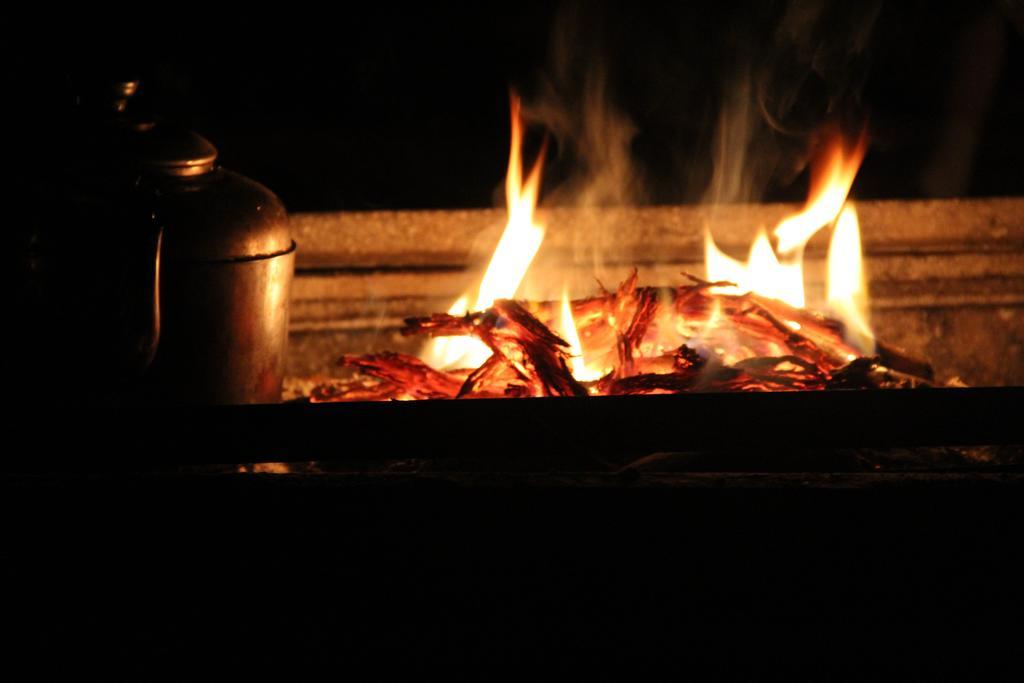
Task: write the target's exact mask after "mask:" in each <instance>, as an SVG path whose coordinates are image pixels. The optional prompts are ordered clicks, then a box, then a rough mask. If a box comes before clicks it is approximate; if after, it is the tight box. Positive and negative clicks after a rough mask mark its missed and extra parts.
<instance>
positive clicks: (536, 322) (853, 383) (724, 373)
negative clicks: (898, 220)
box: [313, 96, 932, 401]
mask: <svg viewBox="0 0 1024 683" xmlns="http://www.w3.org/2000/svg"><path fill="white" fill-rule="evenodd" d="M511 124H512V125H511V132H512V136H511V149H510V155H509V166H508V173H507V175H506V203H507V208H508V222H507V224H506V227H505V231H504V233H503V234H502V237H501V239H500V240H499V242H498V244H497V246H496V247H495V250H494V254H493V256H492V258H491V261H490V263H489V264H488V266H487V270H486V271H485V273H484V276H483V278H482V279H481V282H480V284H479V286H478V288H477V289H476V291H475V292H473V291H469V292H467V293H466V294H465V295H463V296H462V297H461V298H460V299H458V300H457V301H456V302H455V303H454V304H453V305H452V307H451V308H450V309H449V311H448V313H443V314H435V315H432V316H429V317H425V318H412V319H408V320H406V326H405V328H404V329H403V334H406V335H426V336H428V337H432V338H434V339H432V340H431V343H430V344H428V345H427V347H426V348H425V350H424V353H423V356H424V358H426V359H428V362H424V361H421V360H418V359H416V358H413V357H410V356H403V355H399V354H393V353H390V354H376V355H369V356H345V357H344V358H342V359H341V361H340V362H341V364H342V365H345V366H349V367H353V368H356V369H358V370H359V371H360V372H361V373H362V375H363V376H362V377H360V378H359V379H358V380H355V381H352V382H336V383H332V384H328V385H323V386H320V387H318V388H317V390H316V391H314V392H313V400H315V401H345V400H371V399H379V400H385V399H404V400H411V399H425V398H496V397H520V396H521V397H526V396H610V395H622V394H665V393H679V392H688V391H813V390H823V389H833V388H876V387H890V386H897V387H903V386H916V385H918V384H922V383H927V382H929V381H930V380H931V379H932V371H931V368H930V367H929V366H928V364H927V363H925V362H923V361H918V360H916V359H912V358H909V357H907V356H906V354H902V353H900V352H898V351H896V350H895V349H893V348H892V347H890V346H887V345H885V344H877V343H876V341H875V339H874V335H873V333H872V331H871V327H870V325H869V321H868V306H867V303H868V299H867V283H866V281H865V279H864V274H863V263H862V257H861V247H860V233H859V222H858V218H857V214H856V211H855V209H854V207H853V205H852V203H849V202H848V201H847V197H848V195H849V192H850V188H851V186H852V183H853V179H854V176H855V175H856V173H857V168H858V167H859V165H860V162H861V160H862V159H863V157H864V153H865V152H866V144H867V138H866V133H862V134H861V135H860V136H859V137H858V138H857V139H856V140H844V139H843V138H842V137H841V136H839V134H838V133H837V132H836V131H829V132H828V135H824V136H823V138H822V139H823V140H824V141H825V142H823V144H822V146H821V148H820V150H819V154H817V156H816V158H815V159H812V185H811V192H810V194H809V196H808V200H807V204H806V206H805V207H804V208H803V209H802V210H801V211H799V212H798V213H796V214H793V215H791V216H788V217H787V218H786V219H784V220H783V221H782V222H780V223H779V224H778V225H777V226H776V228H775V231H774V234H775V236H776V238H777V240H778V244H777V245H776V246H775V247H773V246H772V244H771V240H770V238H769V237H768V234H767V231H764V230H762V231H761V232H760V234H759V236H758V237H757V238H756V239H755V240H754V243H753V244H752V245H751V250H750V254H749V256H748V258H747V261H746V262H745V263H744V262H740V261H737V260H735V259H733V258H732V257H730V256H728V255H727V254H725V253H723V252H721V251H720V250H719V249H718V247H717V246H716V245H715V242H714V240H713V238H712V235H711V231H710V227H708V228H707V229H706V232H705V266H706V272H707V279H706V280H703V279H700V278H697V277H694V276H690V275H688V276H687V277H688V278H689V283H688V284H684V285H682V286H680V287H675V288H671V287H669V288H654V287H640V286H638V283H637V273H636V271H634V272H633V274H632V275H631V276H630V277H629V278H627V279H626V280H625V281H624V282H622V283H621V284H620V285H619V287H618V289H616V291H615V292H609V291H607V290H605V289H604V287H601V293H600V294H599V295H598V296H595V297H591V298H589V299H581V300H576V301H569V297H568V295H567V294H566V291H565V289H563V296H562V301H561V302H555V301H547V302H534V303H524V302H518V301H515V300H513V299H512V297H514V296H515V293H516V292H517V291H518V289H519V287H520V283H521V281H522V280H523V277H524V276H525V275H526V273H527V270H528V269H529V266H530V262H531V261H532V260H533V258H534V255H535V254H536V253H537V251H538V249H539V248H540V245H541V242H542V241H543V238H544V227H543V226H542V225H540V224H538V223H537V222H536V217H535V216H534V209H535V208H536V204H537V197H538V192H539V189H540V180H541V164H542V162H543V149H542V151H541V154H540V156H539V158H538V160H537V161H536V162H535V164H534V166H533V169H532V170H531V171H530V173H529V175H528V177H527V178H526V180H525V181H524V179H523V173H522V170H523V165H522V149H521V146H522V138H523V129H524V127H525V123H524V121H523V120H522V117H521V107H520V103H519V100H518V98H516V97H514V96H513V98H512V101H511ZM829 226H832V239H831V242H830V246H829V257H828V261H829V277H828V296H827V304H828V310H829V311H830V312H831V314H832V315H833V316H834V317H835V318H837V319H833V318H827V317H824V316H822V315H819V314H816V313H812V312H810V311H808V310H806V309H805V308H804V306H805V293H804V283H803V263H802V257H803V250H804V247H805V245H806V244H807V243H808V241H809V240H810V239H811V237H812V236H813V235H814V234H815V233H817V232H819V231H820V230H823V229H825V228H827V227H829ZM470 301H475V302H476V303H475V305H474V306H473V307H472V308H470V305H469V302H470ZM366 377H369V378H372V381H371V380H368V379H366Z"/></svg>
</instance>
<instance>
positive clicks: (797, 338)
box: [311, 273, 930, 401]
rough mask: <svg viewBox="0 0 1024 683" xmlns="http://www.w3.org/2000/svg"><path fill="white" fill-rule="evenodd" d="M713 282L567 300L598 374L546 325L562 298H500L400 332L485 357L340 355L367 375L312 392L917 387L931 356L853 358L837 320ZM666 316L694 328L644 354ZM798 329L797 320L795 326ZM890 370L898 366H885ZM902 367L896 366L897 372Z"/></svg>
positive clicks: (377, 394) (320, 396) (328, 397)
mask: <svg viewBox="0 0 1024 683" xmlns="http://www.w3.org/2000/svg"><path fill="white" fill-rule="evenodd" d="M710 289H711V283H708V282H704V281H702V280H696V279H695V282H694V284H690V285H684V286H681V287H678V288H675V289H661V290H659V289H653V288H648V287H637V276H636V273H634V274H633V276H632V277H631V278H629V279H628V280H627V281H626V282H624V283H622V285H620V287H619V288H618V289H617V290H616V291H615V292H613V293H608V292H605V293H604V294H601V295H599V296H596V297H592V298H590V299H584V300H580V301H575V302H572V303H571V304H569V306H571V308H570V315H573V314H574V313H575V314H576V315H575V316H574V317H576V318H577V319H578V320H581V321H585V322H584V323H583V325H582V326H581V327H580V329H579V333H580V334H581V335H582V336H584V337H586V338H588V339H591V340H594V343H595V345H596V346H597V347H598V348H600V349H601V350H602V351H603V352H605V353H608V352H610V353H611V355H612V357H613V359H614V360H613V363H612V368H611V370H610V371H609V372H608V373H607V374H604V375H603V376H600V377H596V378H595V379H580V378H577V377H575V376H574V374H573V372H572V370H571V367H570V360H571V357H572V354H573V350H572V346H573V344H572V343H571V342H567V341H566V340H565V339H563V338H562V337H560V336H558V335H556V334H555V333H553V332H552V331H551V330H552V329H553V328H554V327H555V325H556V323H557V322H558V321H559V319H561V318H563V317H564V314H565V312H566V308H567V303H568V302H567V301H566V300H565V299H563V300H562V301H560V302H540V303H535V304H533V305H531V306H530V310H527V308H525V307H524V306H523V305H522V304H519V303H517V302H515V301H511V300H508V299H498V300H497V301H495V302H494V305H493V306H492V307H491V308H489V309H487V310H486V311H478V312H475V313H471V314H468V315H463V316H452V315H448V314H443V313H442V314H437V315H433V316H430V317H426V318H410V319H409V320H407V321H406V327H405V329H404V330H403V333H404V334H426V335H431V336H452V335H464V336H467V337H473V338H476V339H478V340H480V341H481V342H482V343H483V344H485V345H486V346H487V348H488V349H490V350H491V352H492V355H491V356H490V357H489V358H487V360H486V361H485V362H484V363H483V364H482V365H480V366H479V367H478V368H476V369H475V370H472V371H466V370H459V371H449V372H445V371H441V370H436V369H433V368H431V367H429V366H428V365H426V364H425V363H423V361H421V360H419V359H417V358H413V357H411V356H404V355H401V354H395V353H382V354H371V355H366V356H345V357H343V358H342V359H341V363H342V364H343V365H347V366H351V367H355V368H358V369H359V370H361V371H362V372H363V373H365V374H366V375H369V376H370V377H372V378H375V383H372V382H370V383H368V382H367V381H366V380H363V379H359V380H356V381H355V382H352V381H349V382H346V381H341V380H340V381H338V382H333V383H328V384H325V385H321V386H319V387H317V388H316V389H315V390H314V392H313V394H312V396H311V398H312V400H314V401H348V400H384V399H391V400H394V399H399V400H406V399H422V398H497V397H528V396H587V395H602V396H604V395H617V394H663V393H676V392H682V391H792V390H802V391H808V390H823V389H832V388H854V387H861V388H866V387H884V386H916V385H918V384H922V383H927V381H928V380H929V377H927V376H925V377H922V376H910V375H909V374H904V373H905V372H906V369H908V368H915V369H921V368H924V374H925V375H930V369H929V368H928V367H927V364H923V363H921V362H920V361H916V360H914V359H908V358H906V357H905V356H903V355H900V354H898V352H895V351H894V350H892V349H889V348H888V347H886V349H885V356H881V357H877V358H864V357H860V356H859V354H858V352H857V350H856V349H855V348H853V347H852V346H850V345H849V344H848V343H847V342H846V341H845V340H844V328H843V325H842V324H841V323H838V322H836V321H834V320H830V319H827V318H824V317H822V316H820V315H817V314H814V313H810V312H808V311H804V310H801V309H796V308H793V307H791V306H789V305H787V304H785V303H783V302H781V301H776V300H774V299H767V298H763V297H760V296H758V295H756V294H744V295H726V294H713V293H711V292H710ZM663 314H668V315H670V316H675V317H678V318H682V319H686V320H689V321H693V322H694V323H695V328H694V329H697V330H701V333H700V336H699V337H698V336H692V337H686V338H685V339H684V343H682V344H681V345H680V346H678V347H677V348H675V349H669V350H665V351H662V352H654V353H651V352H650V349H652V346H651V345H650V343H649V342H650V340H651V339H652V338H655V337H657V336H658V334H659V332H658V330H657V329H656V328H655V327H656V325H655V323H656V321H657V320H659V319H660V318H661V316H662V315H663ZM713 320H718V321H720V322H718V323H717V324H715V325H714V327H715V329H716V330H721V331H726V332H727V333H728V335H729V336H730V337H731V339H730V342H729V343H730V345H731V346H732V350H731V351H729V352H728V353H724V354H723V353H720V352H719V349H717V348H708V347H707V346H705V344H706V343H707V337H708V335H707V334H706V328H707V327H708V326H709V325H708V324H709V323H710V322H712V321H713ZM797 327H798V328H799V329H795V328H797ZM893 368H895V369H896V370H893ZM901 369H902V370H904V373H901V372H898V370H901Z"/></svg>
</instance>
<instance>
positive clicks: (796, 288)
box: [704, 230, 804, 308]
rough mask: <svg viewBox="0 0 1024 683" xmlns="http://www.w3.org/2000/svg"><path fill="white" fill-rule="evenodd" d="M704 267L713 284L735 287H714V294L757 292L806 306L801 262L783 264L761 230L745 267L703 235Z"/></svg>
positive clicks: (706, 234)
mask: <svg viewBox="0 0 1024 683" xmlns="http://www.w3.org/2000/svg"><path fill="white" fill-rule="evenodd" d="M704 267H705V269H706V272H707V279H708V280H711V281H712V282H715V281H719V280H727V281H729V282H734V283H736V287H714V288H712V291H714V292H720V293H724V294H742V293H745V292H757V293H758V294H763V295H764V296H767V297H771V298H773V299H779V300H781V301H785V302H786V303H787V304H789V305H791V306H796V307H798V308H802V307H803V305H804V274H803V266H802V264H801V263H800V262H799V261H795V262H792V263H781V262H780V261H779V260H778V258H776V256H775V252H774V251H772V245H771V243H770V242H769V241H768V235H767V234H766V233H765V231H764V230H760V231H759V232H758V234H757V238H756V239H755V240H754V243H753V244H752V245H751V246H750V254H749V256H748V257H747V262H746V263H743V262H741V261H737V260H736V259H734V258H732V257H731V256H729V255H728V254H725V253H723V252H722V251H721V250H720V249H719V248H718V246H717V245H716V244H715V240H714V238H712V237H711V231H710V230H708V231H705V233H704Z"/></svg>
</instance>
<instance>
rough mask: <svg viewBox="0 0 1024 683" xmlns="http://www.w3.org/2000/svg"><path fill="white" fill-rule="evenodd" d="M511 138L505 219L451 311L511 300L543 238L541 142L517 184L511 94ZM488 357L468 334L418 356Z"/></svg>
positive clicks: (518, 113)
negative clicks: (474, 281) (472, 287)
mask: <svg viewBox="0 0 1024 683" xmlns="http://www.w3.org/2000/svg"><path fill="white" fill-rule="evenodd" d="M510 109H511V119H512V140H511V144H510V151H509V158H508V173H507V174H506V176H505V202H506V207H507V209H508V222H507V223H506V225H505V231H504V232H503V233H502V235H501V239H500V240H499V241H498V245H497V247H495V249H494V254H493V255H492V256H491V261H490V263H489V264H488V265H487V270H486V271H485V272H484V276H483V279H482V280H481V281H480V286H479V287H478V288H477V294H476V300H475V303H474V305H473V308H472V309H470V308H469V301H470V299H471V298H472V294H470V293H467V294H464V295H463V296H462V297H460V298H459V299H458V301H456V302H455V303H454V304H452V307H451V308H449V309H448V313H449V314H451V315H465V314H466V313H467V312H469V311H470V310H473V311H482V310H484V309H486V308H489V307H490V306H491V305H492V304H493V303H494V301H495V299H511V298H512V297H514V296H515V294H516V290H518V289H519V284H520V283H521V282H522V280H523V277H524V276H525V275H526V271H527V270H528V269H529V267H530V263H531V262H532V261H533V257H534V256H536V254H537V250H538V249H540V245H541V242H543V241H544V228H543V226H541V225H538V224H537V223H536V221H535V219H534V209H535V208H536V206H537V198H538V196H539V194H540V181H541V169H542V168H543V166H544V155H545V153H546V151H547V141H546V140H545V142H544V146H543V147H541V150H540V153H539V154H538V155H537V159H536V161H534V163H533V167H532V168H531V169H530V173H529V175H527V177H526V181H525V182H523V178H522V175H523V161H522V146H523V129H524V127H525V125H524V123H523V119H522V106H521V103H520V100H519V97H518V96H517V95H515V94H514V93H513V94H512V95H511V97H510ZM490 355H491V350H490V349H489V348H487V346H486V345H485V344H484V343H483V342H481V341H480V340H478V339H476V338H473V337H439V338H437V339H434V340H432V342H431V343H430V344H429V345H428V347H427V349H426V351H425V353H424V360H426V362H428V363H430V364H431V365H434V366H435V367H441V368H453V367H479V366H480V365H481V364H483V362H484V361H486V360H487V358H488V357H489V356H490Z"/></svg>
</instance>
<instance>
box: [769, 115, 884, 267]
mask: <svg viewBox="0 0 1024 683" xmlns="http://www.w3.org/2000/svg"><path fill="white" fill-rule="evenodd" d="M866 150H867V135H866V134H865V133H864V132H862V133H861V134H860V136H859V137H858V138H857V140H856V141H854V142H853V143H852V144H847V143H846V142H844V141H843V138H842V137H840V136H838V135H834V136H831V137H829V138H828V142H827V143H826V145H825V147H824V152H823V153H822V154H821V155H820V156H819V157H818V159H816V160H815V162H814V163H813V164H812V166H811V191H810V193H809V194H808V198H807V206H806V207H804V210H803V211H801V212H800V213H798V214H796V215H794V216H790V217H789V218H787V219H785V220H783V221H782V222H781V223H779V224H778V226H776V228H775V237H777V238H778V240H779V253H780V254H792V253H794V252H797V251H799V250H800V249H802V248H803V246H804V245H805V244H807V241H808V240H809V239H811V237H813V236H814V234H815V233H816V232H818V231H819V230H821V229H822V228H823V227H825V226H826V225H828V224H829V223H831V222H832V221H834V220H835V219H836V216H838V215H839V212H840V210H842V208H843V204H845V203H846V197H847V195H848V194H849V193H850V187H851V186H852V185H853V179H854V177H855V176H856V175H857V169H859V168H860V164H861V162H862V161H863V160H864V153H865V151H866Z"/></svg>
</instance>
